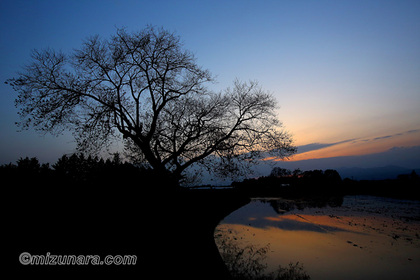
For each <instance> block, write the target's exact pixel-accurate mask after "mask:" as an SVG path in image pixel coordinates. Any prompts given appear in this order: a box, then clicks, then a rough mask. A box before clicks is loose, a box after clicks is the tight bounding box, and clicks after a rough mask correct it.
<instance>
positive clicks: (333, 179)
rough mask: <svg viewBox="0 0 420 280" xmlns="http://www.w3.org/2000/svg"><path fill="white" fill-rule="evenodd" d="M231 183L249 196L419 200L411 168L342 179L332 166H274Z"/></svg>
mask: <svg viewBox="0 0 420 280" xmlns="http://www.w3.org/2000/svg"><path fill="white" fill-rule="evenodd" d="M232 185H233V186H234V187H236V188H238V189H240V190H243V191H245V192H247V193H248V194H249V195H250V196H283V197H292V198H301V197H328V196H330V197H331V196H344V195H375V196H386V197H394V198H403V199H418V200H420V176H419V175H417V174H416V172H415V171H413V172H412V173H411V174H401V175H399V176H398V177H397V178H396V179H387V180H362V181H356V180H352V179H349V178H345V179H342V178H341V176H340V174H339V173H338V172H337V171H336V170H332V169H327V170H325V171H323V170H310V171H304V172H302V171H300V170H299V169H297V170H294V171H291V170H288V169H283V168H279V167H275V168H274V169H273V170H272V172H271V174H270V175H269V176H264V177H259V178H255V179H246V180H244V181H242V182H234V183H233V184H232Z"/></svg>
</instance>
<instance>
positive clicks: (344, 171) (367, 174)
mask: <svg viewBox="0 0 420 280" xmlns="http://www.w3.org/2000/svg"><path fill="white" fill-rule="evenodd" d="M414 170H415V171H416V173H420V169H414ZM337 171H338V173H340V176H341V177H342V178H350V179H353V180H386V179H396V178H397V177H398V175H401V174H410V173H411V172H412V171H413V169H408V168H404V167H400V166H392V165H389V166H384V167H373V168H360V167H351V168H348V167H343V168H338V169H337Z"/></svg>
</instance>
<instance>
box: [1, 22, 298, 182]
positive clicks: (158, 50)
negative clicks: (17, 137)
mask: <svg viewBox="0 0 420 280" xmlns="http://www.w3.org/2000/svg"><path fill="white" fill-rule="evenodd" d="M212 81H213V77H212V76H211V75H210V73H209V71H207V70H204V69H202V68H201V67H199V66H198V65H197V64H196V62H195V58H194V56H193V54H192V53H191V52H189V51H187V50H185V49H184V48H183V46H182V44H181V43H180V39H179V37H177V36H175V35H174V34H173V33H170V32H168V31H166V30H163V29H159V30H156V29H155V28H153V27H148V28H146V29H144V30H142V31H140V32H135V33H132V34H129V33H127V32H126V31H125V30H124V29H119V30H117V32H116V34H115V35H114V36H112V37H111V38H110V39H109V40H104V39H101V38H100V37H99V36H93V37H90V38H88V39H87V40H86V41H85V42H84V44H83V47H82V48H80V49H79V50H75V51H74V52H73V53H71V54H68V55H67V54H64V53H62V52H57V51H54V50H53V49H46V50H42V51H37V50H35V51H33V53H32V63H31V64H30V65H28V66H27V67H26V68H25V69H24V72H23V73H20V74H19V77H17V78H14V79H9V80H8V81H7V83H9V84H10V85H11V86H12V87H13V88H14V90H16V91H17V92H18V98H17V100H16V104H17V106H18V107H19V108H20V112H19V114H20V115H21V117H22V121H21V122H20V126H21V127H22V128H26V127H29V126H34V127H35V128H36V129H39V130H41V131H46V132H51V133H54V134H57V133H61V132H62V131H64V130H66V129H70V130H72V131H73V132H74V135H75V138H76V140H77V143H78V148H79V150H81V151H97V150H99V149H101V148H103V147H104V146H107V145H110V143H112V142H114V141H115V140H117V141H120V140H121V139H120V138H119V137H121V136H122V138H123V139H124V140H125V144H126V148H127V150H129V151H130V152H131V154H134V155H135V156H136V158H138V159H139V161H140V162H146V163H147V164H148V165H149V166H150V167H152V168H153V169H154V170H156V171H158V172H160V173H163V174H165V175H166V176H167V177H168V176H169V177H173V178H174V181H178V180H179V179H180V178H181V177H182V176H181V175H182V174H183V173H184V171H185V170H186V169H187V168H188V167H190V166H191V165H194V164H201V165H204V166H206V167H208V168H211V169H217V170H220V171H221V173H222V174H223V175H227V173H235V172H238V171H240V170H241V168H242V167H243V166H244V165H243V164H245V163H246V164H253V163H255V162H257V159H258V158H259V157H267V156H276V157H280V158H283V157H286V156H288V155H290V154H291V153H293V152H294V151H295V148H294V147H293V146H292V142H291V138H290V136H289V135H288V134H287V133H286V132H285V131H283V130H282V124H281V123H280V122H279V121H278V119H277V116H276V113H275V109H276V102H275V99H274V98H273V96H272V95H270V94H269V93H267V92H265V91H264V90H262V89H261V87H260V86H258V84H257V83H256V82H248V83H242V82H239V81H235V82H234V85H233V87H232V88H229V89H227V90H225V91H224V92H220V93H215V92H213V91H211V90H209V89H208V88H207V87H206V84H208V83H209V82H212Z"/></svg>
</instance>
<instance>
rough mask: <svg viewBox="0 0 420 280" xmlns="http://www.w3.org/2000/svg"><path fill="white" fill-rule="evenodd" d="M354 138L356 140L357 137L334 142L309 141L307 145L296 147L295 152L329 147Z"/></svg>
mask: <svg viewBox="0 0 420 280" xmlns="http://www.w3.org/2000/svg"><path fill="white" fill-rule="evenodd" d="M355 140H357V138H353V139H347V140H343V141H339V142H334V143H311V144H307V145H302V146H298V147H297V148H298V150H297V154H303V153H306V152H310V151H315V150H320V149H324V148H328V147H331V146H335V145H339V144H343V143H348V142H352V141H355Z"/></svg>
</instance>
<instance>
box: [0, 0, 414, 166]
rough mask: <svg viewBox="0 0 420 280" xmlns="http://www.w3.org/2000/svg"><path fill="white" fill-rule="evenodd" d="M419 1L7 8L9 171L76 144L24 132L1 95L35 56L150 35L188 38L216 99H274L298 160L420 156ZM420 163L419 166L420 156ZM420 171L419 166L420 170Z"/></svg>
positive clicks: (3, 48)
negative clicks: (419, 150) (400, 151)
mask: <svg viewBox="0 0 420 280" xmlns="http://www.w3.org/2000/svg"><path fill="white" fill-rule="evenodd" d="M419 15H420V1H408V0H395V1H387V0H378V1H373V0H372V1H370V0H362V1H358V0H349V1H346V0H342V1H341V0H340V1H336V0H332V1H292V0H289V1H243V0H242V1H228V0H223V1H203V0H200V1H179V0H178V1H161V0H154V1H123V0H119V1H117V0H113V1H107V0H102V1H78V0H72V1H56V0H52V1H42V0H39V1H22V0H2V1H1V2H0V23H1V24H0V40H1V44H0V55H1V60H0V80H1V81H2V83H1V84H0V164H2V163H8V162H14V161H16V160H17V159H18V158H19V157H21V156H22V157H23V156H37V157H38V158H39V159H40V160H41V161H42V162H48V161H50V162H55V160H56V159H57V158H58V157H60V156H61V155H62V154H64V153H71V152H72V151H74V147H75V143H74V142H73V140H72V137H71V135H70V134H66V135H63V136H60V137H52V136H49V135H44V136H43V135H39V134H38V133H36V132H34V131H32V130H29V131H24V132H17V130H18V129H17V127H16V126H15V125H14V123H15V122H16V121H18V120H19V118H18V116H17V109H16V108H14V102H13V100H14V98H15V94H14V92H13V91H12V89H11V88H10V87H9V86H7V85H5V84H3V82H4V81H5V80H6V79H7V78H11V77H14V76H16V74H15V73H16V72H17V71H19V70H20V67H21V66H23V65H25V64H26V63H27V62H28V61H29V56H30V52H31V50H32V49H34V48H35V49H43V48H47V47H51V48H54V49H61V50H63V51H64V52H68V51H71V50H72V49H74V48H78V47H80V45H81V42H82V40H83V39H84V38H86V37H87V36H90V35H94V34H99V35H101V36H103V37H109V36H110V35H111V34H113V33H114V32H115V30H116V27H126V28H127V30H129V31H134V30H139V29H142V28H144V27H145V26H146V25H147V24H151V25H155V26H159V27H160V26H162V27H164V28H166V29H169V30H170V31H174V32H176V33H177V34H178V35H180V36H181V39H182V41H183V42H184V45H185V47H186V48H187V49H189V50H191V51H192V52H193V53H194V54H195V55H196V57H197V61H198V63H199V64H200V65H202V66H203V67H204V68H208V69H209V70H210V71H211V72H212V73H213V74H214V75H216V76H217V80H218V83H217V84H216V85H214V88H215V89H217V90H221V89H224V88H226V87H228V86H230V85H231V84H232V82H233V80H234V79H235V78H239V79H240V80H249V79H252V80H254V79H255V80H258V81H259V82H260V84H261V85H262V86H263V88H264V89H266V90H268V91H270V92H272V93H273V94H274V96H275V97H276V98H277V100H278V102H279V105H280V106H281V108H280V110H279V118H280V119H281V120H282V121H283V123H284V125H285V127H286V129H287V130H288V131H289V132H291V133H292V134H293V137H294V139H295V144H296V145H298V146H300V150H299V152H300V153H299V154H298V155H296V156H295V157H294V158H292V160H301V159H309V158H321V157H332V156H344V155H363V154H369V153H377V152H383V151H386V150H389V149H391V148H392V147H411V146H418V145H420V16H419ZM419 163H420V155H419ZM419 166H420V164H419Z"/></svg>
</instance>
